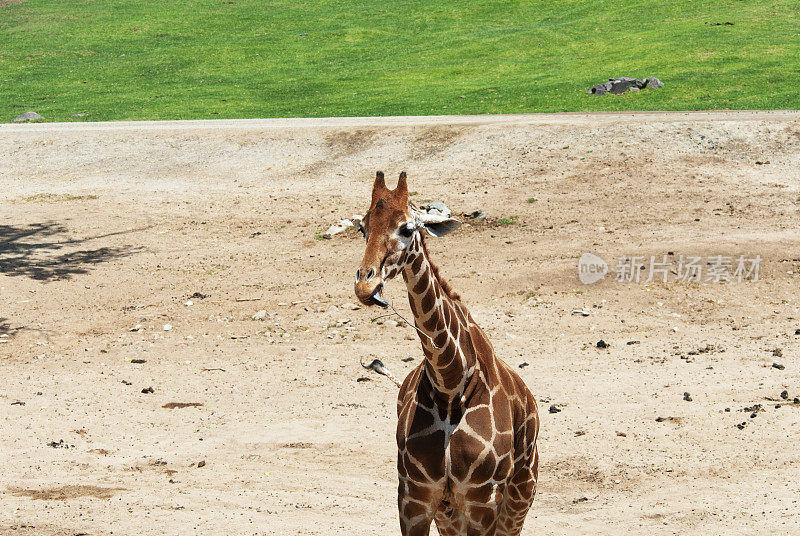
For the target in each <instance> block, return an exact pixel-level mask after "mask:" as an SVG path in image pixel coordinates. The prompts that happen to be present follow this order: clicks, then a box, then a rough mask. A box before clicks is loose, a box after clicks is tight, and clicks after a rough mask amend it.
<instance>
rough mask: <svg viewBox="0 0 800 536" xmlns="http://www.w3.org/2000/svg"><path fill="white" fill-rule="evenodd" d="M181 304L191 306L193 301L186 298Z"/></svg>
mask: <svg viewBox="0 0 800 536" xmlns="http://www.w3.org/2000/svg"><path fill="white" fill-rule="evenodd" d="M183 304H184V305H185V306H186V307H191V306H192V305H194V302H193V301H192V300H186V301H185V302H183Z"/></svg>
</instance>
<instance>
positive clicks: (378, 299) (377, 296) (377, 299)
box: [370, 284, 389, 307]
mask: <svg viewBox="0 0 800 536" xmlns="http://www.w3.org/2000/svg"><path fill="white" fill-rule="evenodd" d="M382 290H383V285H382V284H381V285H378V288H376V289H375V292H373V293H372V296H370V297H371V298H372V303H374V304H375V305H380V306H381V307H389V303H388V302H387V301H386V300H384V299H383V296H381V291H382Z"/></svg>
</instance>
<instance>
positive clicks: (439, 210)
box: [420, 201, 451, 218]
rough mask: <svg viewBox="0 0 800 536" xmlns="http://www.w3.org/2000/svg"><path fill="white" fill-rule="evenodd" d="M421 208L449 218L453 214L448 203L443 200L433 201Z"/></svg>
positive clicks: (429, 212)
mask: <svg viewBox="0 0 800 536" xmlns="http://www.w3.org/2000/svg"><path fill="white" fill-rule="evenodd" d="M420 208H422V209H424V210H425V212H427V213H428V214H433V215H435V216H443V217H445V218H449V217H450V214H451V212H450V209H449V208H448V207H447V205H445V204H444V203H442V202H441V201H432V202H430V203H428V204H427V205H422V207H420Z"/></svg>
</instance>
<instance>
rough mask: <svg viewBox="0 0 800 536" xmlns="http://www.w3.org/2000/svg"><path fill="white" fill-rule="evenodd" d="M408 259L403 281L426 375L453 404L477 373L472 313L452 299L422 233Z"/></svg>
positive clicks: (435, 387)
mask: <svg viewBox="0 0 800 536" xmlns="http://www.w3.org/2000/svg"><path fill="white" fill-rule="evenodd" d="M407 255H408V257H407V261H406V263H405V267H404V268H403V279H404V280H405V282H406V287H407V288H408V301H409V303H410V305H411V311H412V313H413V314H414V324H415V325H416V327H417V330H418V333H419V338H420V341H422V350H423V352H424V353H425V373H426V375H427V376H428V379H429V380H430V382H431V385H432V386H433V387H434V389H435V390H436V391H437V392H438V393H440V395H442V396H443V397H444V398H445V399H447V400H451V399H452V398H454V397H455V396H457V395H459V394H460V393H461V392H462V391H463V389H464V386H465V384H466V382H467V380H468V379H469V377H470V375H471V374H472V372H473V371H474V369H475V362H476V359H475V352H474V350H473V347H472V343H471V339H470V331H469V326H468V316H467V315H468V314H469V313H467V312H466V310H465V309H464V308H463V306H461V305H460V303H459V304H456V302H455V300H454V299H453V298H451V297H450V296H449V295H448V292H447V291H446V290H445V286H444V285H443V283H442V281H441V280H440V279H439V277H438V274H437V272H436V271H435V269H434V267H433V265H432V264H431V262H430V260H429V258H428V252H427V248H426V247H425V242H424V239H423V238H422V237H421V235H420V234H419V233H417V234H416V235H415V236H414V240H413V241H412V243H411V244H409V246H408V249H407Z"/></svg>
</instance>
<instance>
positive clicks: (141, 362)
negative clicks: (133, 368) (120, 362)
mask: <svg viewBox="0 0 800 536" xmlns="http://www.w3.org/2000/svg"><path fill="white" fill-rule="evenodd" d="M131 363H133V364H134V365H141V364H143V363H147V360H146V359H131Z"/></svg>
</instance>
